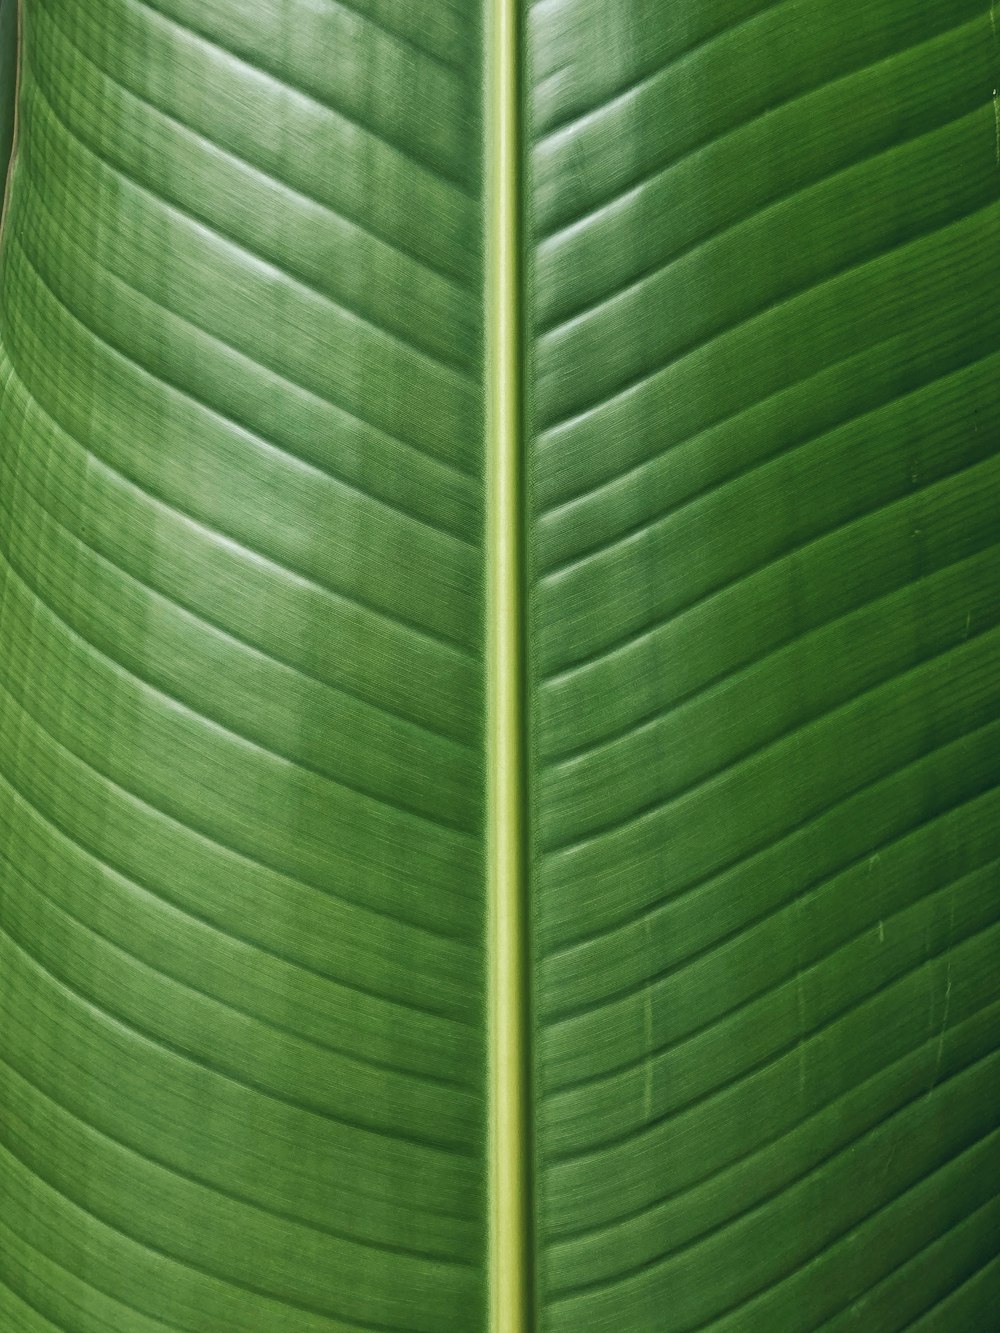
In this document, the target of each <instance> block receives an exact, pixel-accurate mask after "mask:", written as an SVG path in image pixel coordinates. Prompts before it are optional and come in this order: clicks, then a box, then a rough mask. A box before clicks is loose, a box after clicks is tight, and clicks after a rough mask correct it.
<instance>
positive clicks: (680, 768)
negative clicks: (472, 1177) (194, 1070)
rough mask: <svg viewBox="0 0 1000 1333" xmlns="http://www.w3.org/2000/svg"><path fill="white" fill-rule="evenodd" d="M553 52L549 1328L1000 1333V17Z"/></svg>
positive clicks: (544, 604)
mask: <svg viewBox="0 0 1000 1333" xmlns="http://www.w3.org/2000/svg"><path fill="white" fill-rule="evenodd" d="M530 22H531V26H530V32H531V53H532V67H531V85H530V111H529V122H528V123H529V133H528V140H529V146H528V153H529V154H530V156H529V161H530V171H531V175H530V195H529V206H528V217H529V233H528V237H527V240H528V243H529V247H530V248H529V255H530V261H529V301H530V332H531V339H532V341H531V349H532V351H531V362H530V365H531V380H530V401H529V406H530V422H531V441H530V446H529V448H530V469H531V492H532V509H531V514H532V524H533V526H532V530H531V534H532V535H531V542H532V545H531V633H532V636H533V638H532V654H531V660H532V696H531V697H532V706H533V708H534V721H533V745H534V761H535V770H534V772H533V775H532V778H533V783H534V788H533V791H534V796H533V804H532V812H533V815H534V817H535V836H534V840H533V849H532V850H533V867H534V874H533V878H532V881H531V882H532V889H533V895H534V896H533V911H534V920H535V928H536V935H535V940H534V944H535V949H536V958H537V963H536V973H535V982H536V1013H537V1020H538V1031H537V1077H536V1085H537V1101H536V1113H537V1117H538V1166H539V1179H538V1196H537V1197H538V1209H539V1222H538V1234H539V1245H540V1257H539V1278H540V1289H541V1301H542V1309H543V1317H542V1326H543V1327H545V1328H547V1329H552V1330H560V1333H562V1331H563V1330H565V1333H570V1331H571V1330H581V1329H586V1330H588V1333H589V1331H591V1330H593V1331H594V1333H596V1331H597V1330H601V1329H608V1330H612V1329H618V1330H621V1329H636V1330H639V1329H641V1330H654V1329H656V1330H658V1331H659V1330H662V1331H664V1333H667V1331H669V1333H694V1330H701V1329H712V1330H713V1333H773V1331H774V1330H780V1333H805V1331H806V1330H816V1329H819V1328H823V1329H824V1330H827V1333H829V1331H830V1330H832V1329H837V1330H841V1331H842V1333H843V1331H845V1330H847V1329H856V1330H858V1333H862V1330H864V1331H865V1333H869V1331H870V1333H890V1330H892V1331H895V1330H901V1329H903V1328H907V1329H911V1328H913V1329H916V1328H919V1329H920V1330H921V1333H929V1330H931V1329H932V1328H933V1329H942V1330H943V1329H945V1328H947V1329H949V1330H951V1329H955V1330H958V1329H962V1330H965V1329H968V1330H970V1333H971V1330H973V1329H977V1330H978V1329H980V1328H983V1329H985V1328H986V1327H991V1326H992V1322H991V1321H992V1319H993V1318H995V1315H996V1309H997V1308H1000V1307H998V1305H997V1300H998V1273H997V1267H996V1260H995V1257H994V1256H995V1254H996V1250H997V1232H996V1202H995V1195H996V1187H997V1181H998V1179H1000V1136H998V1135H997V1129H998V1128H1000V1096H998V1091H1000V1081H998V1074H1000V1054H998V1049H997V1048H998V1039H1000V968H998V966H997V958H998V949H1000V860H998V858H1000V801H998V796H997V792H996V788H995V784H996V782H997V778H998V776H1000V749H998V740H1000V709H998V703H1000V669H998V663H1000V657H998V643H1000V638H998V626H1000V548H998V546H997V544H996V543H997V537H998V533H1000V523H998V515H1000V460H998V458H997V440H998V431H1000V411H998V408H1000V392H998V385H1000V380H998V375H1000V354H998V353H1000V305H998V303H997V301H996V291H997V285H998V282H1000V244H998V242H1000V226H998V222H1000V208H998V203H997V201H998V195H1000V168H998V167H997V160H998V158H997V153H998V149H997V144H998V142H1000V141H998V137H997V134H998V132H997V123H998V122H997V121H996V102H995V96H996V82H997V69H998V59H997V53H998V46H997V42H996V33H995V31H994V29H993V27H991V15H990V12H989V11H988V9H987V7H986V6H985V5H984V4H982V3H981V2H980V0H949V3H947V4H941V5H931V6H928V5H923V4H919V3H905V2H904V3H900V2H899V0H846V2H845V0H836V3H833V2H832V0H831V2H830V3H827V2H826V0H786V2H785V3H779V4H764V3H760V2H759V0H757V2H756V3H754V2H752V0H731V2H729V3H725V4H721V5H720V4H709V3H697V2H695V3H688V4H679V5H665V4H660V3H656V0H648V2H647V0H626V2H625V3H622V0H541V2H540V3H539V4H537V5H536V6H535V7H534V8H533V10H532V17H531V21H530ZM990 1263H992V1267H991V1268H990V1267H986V1268H984V1267H983V1265H988V1264H990ZM965 1283H968V1284H969V1285H968V1286H964V1285H963V1284H965ZM977 1284H978V1285H977ZM956 1289H958V1290H956ZM939 1303H940V1304H939Z"/></svg>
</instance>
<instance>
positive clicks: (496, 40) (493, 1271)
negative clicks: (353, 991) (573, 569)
mask: <svg viewBox="0 0 1000 1333" xmlns="http://www.w3.org/2000/svg"><path fill="white" fill-rule="evenodd" d="M486 3H487V25H486V26H487V34H486V36H487V92H486V117H485V121H486V135H485V140H486V340H485V342H486V347H485V351H486V392H487V440H488V445H487V496H486V505H487V587H486V605H487V622H488V623H487V728H488V737H487V792H486V796H487V810H488V818H487V867H488V885H489V995H488V1006H489V1099H488V1103H489V1136H488V1137H489V1200H490V1216H489V1333H528V1328H529V1314H528V1310H529V1293H528V1279H527V1273H528V1255H527V1244H528V1227H527V1221H528V1218H527V1208H528V1200H527V1184H526V1182H527V1160H528V1158H527V1152H528V1143H527V1132H526V1125H525V1107H526V1089H525V1087H524V1081H525V1070H526V1064H527V1061H526V1041H527V1036H526V1031H525V1028H526V1013H525V1008H526V1005H525V997H526V978H525V968H526V959H525V957H524V953H525V948H524V939H525V920H524V915H525V891H524V890H525V886H524V854H523V843H524V829H523V827H522V825H523V768H524V753H523V749H524V739H523V738H524V726H523V708H524V682H523V680H522V673H523V661H524V655H523V643H522V635H523V624H524V615H523V607H522V577H521V560H522V549H521V548H522V540H521V523H522V517H521V490H522V487H521V440H520V431H521V383H520V373H521V366H520V346H519V343H520V308H519V305H520V293H519V249H520V237H519V222H520V218H519V212H520V208H519V200H518V176H519V170H520V152H519V145H518V130H519V119H520V117H519V113H518V79H517V63H518V23H517V0H486Z"/></svg>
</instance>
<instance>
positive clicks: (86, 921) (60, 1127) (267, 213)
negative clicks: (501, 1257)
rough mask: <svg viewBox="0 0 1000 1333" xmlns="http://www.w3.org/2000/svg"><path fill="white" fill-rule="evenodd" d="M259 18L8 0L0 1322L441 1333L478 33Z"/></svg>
mask: <svg viewBox="0 0 1000 1333" xmlns="http://www.w3.org/2000/svg"><path fill="white" fill-rule="evenodd" d="M7 3H9V0H7ZM251 8H252V11H253V17H252V20H248V17H247V6H246V5H245V4H244V3H242V0H157V3H156V4H152V3H145V2H144V0H75V2H74V3H73V4H71V5H67V4H64V3H62V2H61V0H26V2H25V3H23V5H22V10H23V14H22V19H23V47H22V69H21V88H20V108H19V111H20V130H19V145H18V149H17V157H16V163H15V169H14V175H13V182H12V190H11V196H10V203H9V209H8V215H7V218H6V222H5V226H4V235H3V246H2V290H3V299H2V314H0V394H2V397H0V469H2V476H0V504H2V516H0V954H2V962H0V989H2V995H0V1013H2V1016H3V1017H2V1022H0V1059H2V1062H3V1064H2V1080H3V1096H2V1098H0V1194H2V1197H3V1208H2V1217H0V1256H2V1271H0V1279H2V1283H3V1284H4V1285H3V1288H2V1289H0V1315H3V1318H2V1319H0V1323H2V1324H3V1326H4V1327H14V1328H18V1329H30V1330H35V1329H38V1330H42V1329H44V1330H50V1329H70V1328H71V1329H73V1330H74V1333H98V1330H105V1329H108V1328H114V1329H121V1330H126V1329H127V1330H129V1333H151V1331H152V1330H162V1329H168V1328H172V1329H187V1330H195V1331H200V1330H205V1331H206V1333H208V1330H211V1333H247V1330H268V1333H282V1331H284V1333H335V1331H336V1330H348V1329H350V1330H358V1329H362V1328H373V1329H380V1330H394V1329H399V1330H403V1329H406V1330H415V1331H417V1333H447V1330H458V1329H461V1330H463V1333H468V1331H469V1330H474V1329H477V1328H479V1327H481V1325H482V1319H483V1316H482V1309H483V1292H482V1288H483V1262H482V1253H483V1246H484V1234H483V1233H484V1226H483V1221H482V1218H483V1201H482V1191H483V1185H482V1181H483V1155H484V1128H483V1125H484V1113H483V1072H484V1049H483V1048H484V1038H483V1032H484V1024H483V1017H482V1008H483V998H482V990H483V982H482V978H483V976H484V970H485V968H484V960H483V958H482V941H483V913H484V893H483V886H482V881H483V875H482V856H481V825H482V811H481V804H482V798H481V789H482V771H481V770H482V760H481V742H480V737H481V732H482V719H481V695H482V671H481V652H482V649H481V639H482V633H481V620H482V608H481V605H480V603H481V595H480V587H481V582H482V580H481V575H480V569H481V554H480V545H481V541H480V535H481V529H482V514H481V493H482V485H481V473H482V426H481V421H480V416H481V392H480V383H481V367H480V356H481V353H480V348H481V343H482V339H481V336H480V323H481V299H480V289H481V276H480V255H479V250H480V242H479V237H480V232H481V219H480V205H479V180H480V165H479V155H480V148H479V144H480V133H479V126H478V119H479V103H480V95H481V94H480V88H481V81H480V74H479V55H478V52H479V49H480V39H479V33H478V15H477V14H476V12H475V7H474V6H457V5H454V4H451V3H448V0H419V3H413V2H412V0H353V3H352V4H351V5H349V6H348V5H347V4H340V3H334V0H330V2H329V3H323V4H317V3H315V0H260V2H259V3H257V4H255V5H253V6H252V7H251ZM331 52H333V53H335V54H336V58H335V59H334V58H331V54H330V53H331Z"/></svg>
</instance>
